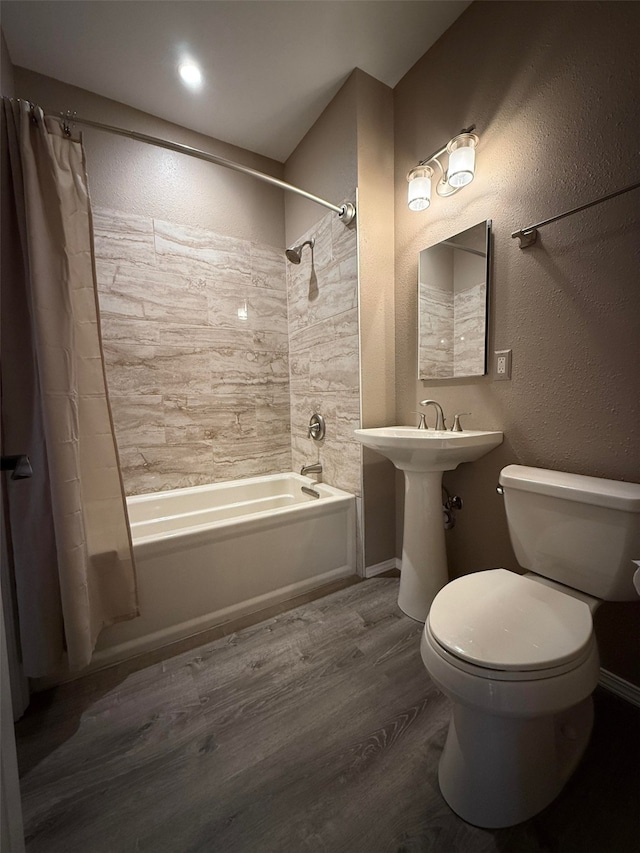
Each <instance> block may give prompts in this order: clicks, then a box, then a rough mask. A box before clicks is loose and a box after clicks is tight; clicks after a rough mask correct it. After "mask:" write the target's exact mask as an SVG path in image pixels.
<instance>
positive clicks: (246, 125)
mask: <svg viewBox="0 0 640 853" xmlns="http://www.w3.org/2000/svg"><path fill="white" fill-rule="evenodd" d="M469 3H470V0H408V1H407V0H224V2H222V0H200V2H194V0H163V2H160V0H101V2H95V1H94V0H92V1H91V2H89V0H2V2H1V4H0V10H1V15H2V29H3V31H4V34H5V38H6V41H7V45H8V47H9V54H10V56H11V59H12V62H13V63H14V65H18V66H22V67H25V68H29V69H31V70H33V71H37V72H39V73H40V74H46V75H48V76H49V77H54V78H56V79H57V80H62V81H64V82H65V83H71V84H73V85H75V86H79V87H81V88H83V89H88V90H89V91H92V92H96V93H98V94H100V95H103V96H105V97H108V98H112V99H114V100H116V101H120V102H121V103H124V104H128V105H129V106H132V107H137V108H138V109H140V110H144V111H145V112H148V113H151V114H153V115H155V116H159V117H160V118H164V119H167V120H169V121H172V122H175V123H177V124H180V125H182V126H184V127H188V128H190V129H192V130H196V131H200V132H201V133H205V134H207V135H209V136H213V137H216V138H218V139H222V140H224V141H225V142H230V143H233V144H235V145H239V146H241V147H242V148H247V149H249V150H250V151H256V152H258V153H260V154H264V155H266V156H268V157H273V158H274V159H276V160H279V161H284V160H286V159H287V157H288V156H289V155H290V154H291V152H292V151H293V150H294V149H295V147H296V146H297V144H298V143H299V142H300V140H301V139H302V137H303V136H304V135H305V133H306V132H307V131H308V130H309V128H310V127H311V125H312V124H313V123H314V122H315V120H316V119H317V118H318V116H319V115H320V113H321V112H322V110H323V109H324V108H325V107H326V105H327V104H328V103H329V101H330V100H331V99H332V98H333V96H334V95H335V94H336V92H337V91H338V89H339V88H340V86H341V85H342V84H343V83H344V81H345V80H346V78H347V76H348V75H349V74H350V73H351V71H352V70H353V69H354V68H356V67H357V68H361V69H362V70H363V71H366V72H367V73H368V74H370V75H371V76H373V77H375V78H377V79H378V80H381V81H382V82H383V83H386V84H387V85H388V86H391V87H394V86H395V85H396V83H397V82H398V81H399V80H400V79H401V78H402V77H403V76H404V74H405V73H406V72H407V71H408V70H409V68H411V66H412V65H414V63H415V62H416V61H417V60H418V59H419V58H420V57H421V56H422V55H423V54H424V53H425V52H426V51H427V50H428V48H429V47H430V46H431V45H432V44H433V43H434V42H435V41H436V40H437V39H438V38H439V37H440V36H441V35H442V33H443V32H444V31H445V30H446V29H447V28H448V27H449V26H450V25H451V24H452V23H453V21H454V20H455V19H456V18H457V17H458V16H459V15H460V14H461V13H462V12H463V11H464V9H465V8H466V7H467V6H468V5H469ZM185 57H189V58H191V59H192V60H194V61H196V62H197V63H198V64H199V65H200V67H201V69H202V71H203V75H204V84H203V86H202V88H201V89H200V91H197V92H195V91H190V90H188V89H187V88H185V86H184V85H183V84H182V83H181V81H180V80H179V78H178V75H177V66H178V64H179V63H180V61H181V60H183V59H184V58H185ZM72 108H73V105H70V109H72Z"/></svg>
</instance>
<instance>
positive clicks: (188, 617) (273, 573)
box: [93, 474, 356, 666]
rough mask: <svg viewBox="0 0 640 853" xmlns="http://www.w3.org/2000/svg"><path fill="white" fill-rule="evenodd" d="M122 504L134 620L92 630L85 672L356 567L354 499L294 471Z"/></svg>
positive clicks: (326, 580)
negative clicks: (135, 601) (129, 543)
mask: <svg viewBox="0 0 640 853" xmlns="http://www.w3.org/2000/svg"><path fill="white" fill-rule="evenodd" d="M302 486H307V487H312V488H314V489H316V490H317V491H318V492H319V494H320V498H315V497H312V496H310V495H307V494H305V493H304V492H303V491H302ZM127 505H128V509H129V520H130V523H131V533H132V538H133V550H134V555H135V561H136V569H137V576H138V594H139V601H140V611H141V615H140V616H139V617H138V618H137V619H133V620H131V621H129V622H122V623H120V624H118V625H113V626H111V627H109V628H106V629H105V630H104V631H102V633H101V634H100V637H99V638H98V645H97V647H96V652H95V654H94V659H93V665H94V666H101V665H104V664H106V663H111V662H112V661H116V660H122V659H124V658H127V657H130V656H132V655H135V654H139V653H141V652H144V651H149V650H151V649H154V648H157V647H159V646H161V645H164V644H166V643H170V642H172V641H174V640H178V639H181V638H183V637H187V636H189V635H191V634H195V633H198V632H199V631H204V630H205V629H207V628H211V627H213V626H216V625H220V624H221V623H223V622H227V621H229V620H230V619H232V618H235V617H238V616H241V615H243V614H246V613H250V612H252V611H256V610H259V609H261V608H262V607H266V606H267V605H268V604H274V603H276V602H279V601H284V600H286V599H287V598H292V597H293V596H295V595H298V594H299V593H302V592H305V591H307V590H310V589H314V588H315V587H319V586H322V585H323V584H326V583H329V582H330V581H332V580H336V579H337V578H342V577H347V576H348V575H353V574H355V571H356V558H355V498H354V496H353V495H350V494H348V493H347V492H343V491H341V490H340V489H334V488H332V487H331V486H326V485H324V484H316V483H314V482H313V481H312V480H310V479H309V478H308V477H301V476H300V475H298V474H274V475H271V476H266V477H254V478H252V479H248V480H235V481H232V482H227V483H216V484H215V485H211V486H195V487H192V488H187V489H176V490H175V491H170V492H161V493H158V494H151V495H136V496H135V497H131V498H128V499H127Z"/></svg>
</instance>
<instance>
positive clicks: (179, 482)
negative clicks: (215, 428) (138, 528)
mask: <svg viewBox="0 0 640 853" xmlns="http://www.w3.org/2000/svg"><path fill="white" fill-rule="evenodd" d="M120 462H121V465H122V474H123V477H124V480H125V483H126V484H127V493H128V494H131V495H137V494H143V493H146V492H162V491H165V490H168V489H182V488H184V487H186V486H200V485H204V484H206V483H212V482H213V454H212V449H211V442H189V443H188V444H184V445H163V446H158V447H156V446H149V445H142V446H139V447H137V448H126V447H125V448H123V450H122V451H121V453H120Z"/></svg>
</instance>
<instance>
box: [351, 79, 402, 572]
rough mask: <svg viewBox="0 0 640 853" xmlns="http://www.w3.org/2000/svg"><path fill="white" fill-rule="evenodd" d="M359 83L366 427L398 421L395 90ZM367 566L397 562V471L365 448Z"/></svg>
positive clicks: (372, 82)
mask: <svg viewBox="0 0 640 853" xmlns="http://www.w3.org/2000/svg"><path fill="white" fill-rule="evenodd" d="M354 76H355V80H356V87H357V88H356V109H357V143H358V144H357V155H358V264H359V294H360V298H359V308H360V364H361V368H360V372H361V399H362V426H363V427H373V426H383V425H389V424H393V423H395V397H396V388H395V323H394V287H393V273H394V269H393V265H394V256H393V247H394V234H393V216H391V215H390V213H391V211H392V210H393V192H394V188H393V168H394V163H393V92H392V90H391V89H389V87H388V86H385V85H384V84H383V83H380V82H379V81H378V80H375V79H374V78H373V77H370V76H369V75H368V74H365V73H364V72H363V71H359V70H358V71H356V72H354ZM362 461H363V468H362V481H363V485H362V494H363V523H364V548H365V566H367V567H371V566H376V565H378V564H380V563H384V562H385V561H387V560H390V559H393V557H394V556H395V523H394V514H395V502H394V500H393V494H394V492H393V483H394V481H395V472H394V468H393V465H392V464H391V463H390V462H389V461H388V460H386V459H383V458H381V457H380V455H379V454H377V453H371V452H370V451H368V450H367V449H366V448H363V454H362Z"/></svg>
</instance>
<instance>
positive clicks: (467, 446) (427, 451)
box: [354, 426, 503, 471]
mask: <svg viewBox="0 0 640 853" xmlns="http://www.w3.org/2000/svg"><path fill="white" fill-rule="evenodd" d="M354 434H355V437H356V438H357V439H358V441H360V442H361V443H362V444H364V445H365V447H369V448H371V450H375V451H377V452H378V453H381V454H382V455H383V456H386V457H387V459H390V460H391V461H392V462H393V464H394V465H395V466H396V468H400V470H402V471H453V469H454V468H457V467H458V465H460V464H461V463H462V462H473V461H474V460H475V459H479V458H480V457H481V456H484V454H485V453H488V452H489V451H490V450H493V448H494V447H497V446H498V445H499V444H502V437H503V436H502V433H501V432H498V431H490V432H486V431H483V430H465V431H464V432H449V431H446V430H432V429H429V430H427V429H417V428H416V427H406V426H394V427H379V428H377V429H356V430H354Z"/></svg>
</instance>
